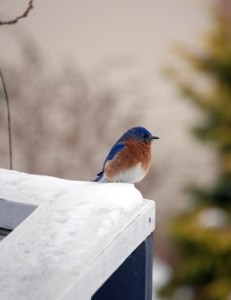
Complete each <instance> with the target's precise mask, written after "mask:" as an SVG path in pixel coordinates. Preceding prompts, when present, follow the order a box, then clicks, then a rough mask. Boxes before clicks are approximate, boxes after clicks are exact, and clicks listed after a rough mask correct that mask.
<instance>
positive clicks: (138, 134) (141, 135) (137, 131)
mask: <svg viewBox="0 0 231 300" xmlns="http://www.w3.org/2000/svg"><path fill="white" fill-rule="evenodd" d="M130 139H135V140H137V141H139V142H143V143H151V142H152V141H153V140H155V139H159V138H158V137H157V136H153V135H152V134H151V132H149V131H148V130H147V129H146V128H144V127H133V128H131V129H129V130H128V131H127V132H125V134H124V135H123V136H122V137H121V138H120V141H121V142H122V141H126V140H130Z"/></svg>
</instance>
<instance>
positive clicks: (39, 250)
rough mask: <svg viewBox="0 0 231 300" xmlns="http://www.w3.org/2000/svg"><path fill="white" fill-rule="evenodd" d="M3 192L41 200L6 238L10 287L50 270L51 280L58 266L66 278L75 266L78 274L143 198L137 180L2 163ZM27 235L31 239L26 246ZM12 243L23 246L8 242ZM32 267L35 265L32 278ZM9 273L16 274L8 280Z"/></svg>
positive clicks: (2, 276) (2, 278)
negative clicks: (97, 178)
mask: <svg viewBox="0 0 231 300" xmlns="http://www.w3.org/2000/svg"><path fill="white" fill-rule="evenodd" d="M0 198H3V199H7V200H14V201H19V202H23V203H30V204H36V205H38V208H37V209H36V210H35V211H34V212H33V214H32V215H33V216H32V215H30V216H29V217H28V218H27V219H26V220H25V221H24V222H23V223H22V224H20V225H19V226H18V227H17V228H16V229H15V230H14V231H13V232H12V233H11V234H10V235H9V236H8V237H7V238H5V239H3V241H1V244H0V260H1V269H2V272H1V271H0V282H2V284H3V286H2V287H1V286H0V291H1V289H2V291H3V290H4V291H7V290H8V292H9V290H12V291H13V290H14V285H15V284H16V285H17V282H19V281H20V280H22V279H23V281H24V282H25V281H27V280H28V281H30V287H31V284H32V285H34V286H36V285H37V284H39V282H40V279H41V277H43V276H45V277H49V276H50V277H49V284H50V283H51V282H52V281H53V284H55V281H56V277H55V276H54V277H52V276H53V275H54V274H55V272H54V270H57V272H58V271H60V270H63V272H61V274H63V275H61V276H63V281H65V280H66V278H65V270H67V269H68V270H69V269H70V268H71V266H74V270H73V272H74V273H75V274H76V275H77V274H79V272H81V267H82V266H83V265H84V262H87V261H89V256H92V253H94V251H92V249H94V250H95V253H97V251H98V250H99V249H100V247H101V246H102V243H104V242H105V240H106V239H107V238H108V237H110V235H113V234H115V232H116V231H117V230H118V229H119V228H121V226H122V227H123V226H124V225H125V224H126V221H127V219H128V218H129V216H131V215H132V213H133V212H134V211H136V210H137V209H138V208H139V207H141V206H142V204H143V201H144V200H143V197H142V195H141V194H140V192H139V191H138V190H137V189H136V188H135V187H134V185H132V184H116V183H114V184H113V183H107V184H105V183H95V182H80V181H69V180H63V179H58V178H52V177H48V176H39V175H29V174H24V173H19V172H16V171H9V170H3V169H0ZM0 215H1V214H0ZM35 220H36V221H35ZM35 222H36V223H35ZM24 235H26V237H27V239H29V240H30V243H28V244H26V246H25V245H23V240H24V237H25V236H24ZM38 237H39V238H38ZM20 241H22V242H20ZM9 243H11V244H12V245H14V243H18V244H17V245H21V246H20V247H18V246H17V247H13V246H12V247H10V248H9V246H8V245H9ZM88 250H89V251H88ZM67 252H68V255H66V253H67ZM9 255H10V257H13V258H14V259H13V260H12V263H9V260H6V262H5V257H9ZM25 265H27V267H25ZM32 269H33V270H36V272H33V278H31V270H32ZM3 270H4V271H3ZM44 272H45V273H46V274H44ZM59 273H60V272H59ZM10 274H14V278H10V280H6V278H7V277H8V276H9V277H10V276H11V275H10ZM53 284H52V286H53ZM15 288H16V287H15ZM44 288H45V287H44ZM46 289H48V290H49V286H47V287H46ZM19 294H20V291H19ZM22 295H25V291H22ZM28 296H29V295H28ZM19 299H20V297H19ZM28 299H29V298H28Z"/></svg>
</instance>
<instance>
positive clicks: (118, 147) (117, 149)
mask: <svg viewBox="0 0 231 300" xmlns="http://www.w3.org/2000/svg"><path fill="white" fill-rule="evenodd" d="M124 148H126V145H125V144H124V143H118V144H115V145H114V146H113V147H112V148H111V151H110V152H109V154H108V156H107V157H106V159H105V161H104V165H105V163H106V161H108V160H112V159H113V158H114V157H115V156H116V155H117V154H118V153H119V152H121V151H122V150H123V149H124Z"/></svg>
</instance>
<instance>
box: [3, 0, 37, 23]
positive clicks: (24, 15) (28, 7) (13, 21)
mask: <svg viewBox="0 0 231 300" xmlns="http://www.w3.org/2000/svg"><path fill="white" fill-rule="evenodd" d="M32 8H33V0H30V1H29V3H28V5H27V8H26V10H25V11H24V13H22V14H21V15H20V16H18V17H16V18H14V19H13V20H8V21H1V20H0V25H13V24H16V23H17V22H18V21H19V20H20V19H22V18H26V17H27V15H28V14H29V12H30V10H32Z"/></svg>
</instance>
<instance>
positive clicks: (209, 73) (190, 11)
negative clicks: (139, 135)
mask: <svg viewBox="0 0 231 300" xmlns="http://www.w3.org/2000/svg"><path fill="white" fill-rule="evenodd" d="M230 3H231V1H230V0H226V1H225V0H224V1H222V0H217V1H215V0H204V1H202V0H174V1H167V0H156V1H152V0H142V1H141V0H110V1H109V0H94V1H89V0H85V1H81V0H75V1H74V0H66V1H60V0H56V1H54V0H46V1H36V0H35V2H34V8H33V10H31V11H30V13H29V15H28V16H27V17H26V18H24V19H22V20H20V21H19V22H18V23H17V24H15V25H5V26H0V68H1V70H2V72H3V74H4V77H5V81H6V84H7V89H8V94H9V98H10V104H11V114H12V134H13V166H14V169H15V170H18V171H23V172H28V173H36V174H45V175H52V176H57V177H62V178H66V179H72V180H90V179H92V178H94V177H95V176H96V174H97V172H99V171H100V170H101V168H102V163H103V161H104V158H105V156H106V155H107V152H108V150H109V149H110V147H111V146H112V144H113V143H114V142H115V141H116V140H117V139H118V137H120V135H121V134H122V133H123V132H124V131H125V130H127V129H128V128H130V127H133V126H138V125H141V126H144V127H146V128H148V129H149V130H150V131H151V132H153V134H155V135H157V136H159V137H160V140H158V141H157V142H154V143H153V164H152V168H151V170H150V172H149V174H148V176H147V177H146V178H145V179H144V180H143V181H142V182H141V183H139V184H137V188H138V189H139V190H140V191H141V192H142V194H143V196H144V197H145V198H148V199H153V200H155V201H156V230H155V249H154V253H155V262H154V293H155V295H154V299H175V300H202V299H203V300H223V299H224V300H230V299H231V226H230V220H231V201H230V200H231V4H230ZM27 5H28V2H27V1H25V0H20V1H17V2H15V1H11V0H0V21H5V20H10V19H14V18H15V17H16V16H18V15H20V14H22V12H23V11H25V8H26V7H27ZM0 136H1V143H0V167H1V168H9V153H8V152H9V151H8V134H7V112H6V105H5V102H4V96H3V89H2V86H1V85H0Z"/></svg>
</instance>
